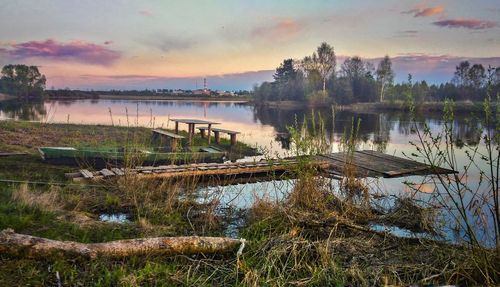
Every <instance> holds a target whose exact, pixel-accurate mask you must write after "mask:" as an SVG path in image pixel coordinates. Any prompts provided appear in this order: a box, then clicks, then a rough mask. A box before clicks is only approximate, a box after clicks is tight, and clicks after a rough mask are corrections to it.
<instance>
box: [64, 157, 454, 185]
mask: <svg viewBox="0 0 500 287" xmlns="http://www.w3.org/2000/svg"><path fill="white" fill-rule="evenodd" d="M298 164H299V160H298V159H297V158H287V159H283V160H271V161H259V162H236V163H198V164H185V165H161V166H139V167H135V168H130V169H128V168H127V169H124V168H112V169H102V170H100V171H93V172H92V171H89V170H86V169H83V170H80V171H79V172H76V173H71V174H67V176H68V177H71V178H73V180H75V181H81V180H99V179H104V178H113V177H118V176H125V175H134V176H138V177H141V178H144V179H182V178H189V177H198V178H200V179H202V180H210V179H214V178H215V179H223V180H227V179H230V178H233V179H236V178H259V181H265V180H273V179H280V178H293V172H294V169H295V168H296V167H297V165H298ZM307 164H309V165H310V167H312V168H316V169H317V170H318V171H319V172H320V174H322V175H324V176H326V177H331V178H340V177H342V176H343V175H344V171H345V170H346V168H349V171H350V172H351V174H354V176H356V177H360V178H362V177H386V178H391V177H401V176H409V175H429V174H449V173H454V171H453V170H449V169H444V168H440V167H436V166H431V165H427V164H425V163H421V162H417V161H413V160H409V159H405V158H401V157H396V156H391V155H387V154H384V153H380V152H376V151H356V152H354V153H353V154H351V155H348V154H346V153H331V154H322V155H317V156H314V157H313V158H312V159H311V160H309V161H307Z"/></svg>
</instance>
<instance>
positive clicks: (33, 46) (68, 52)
mask: <svg viewBox="0 0 500 287" xmlns="http://www.w3.org/2000/svg"><path fill="white" fill-rule="evenodd" d="M4 52H5V53H7V54H8V55H9V56H11V57H14V58H21V59H23V58H48V59H57V60H72V61H76V62H81V63H86V64H97V65H105V66H106V65H111V64H112V63H114V62H115V61H116V60H118V59H119V58H120V57H121V53H120V52H118V51H115V50H111V49H109V48H107V47H104V46H102V45H97V44H93V43H88V42H84V41H72V42H68V43H62V42H57V41H56V40H53V39H48V40H45V41H29V42H24V43H18V44H12V45H10V46H9V47H8V48H6V49H4Z"/></svg>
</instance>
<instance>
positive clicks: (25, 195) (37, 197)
mask: <svg viewBox="0 0 500 287" xmlns="http://www.w3.org/2000/svg"><path fill="white" fill-rule="evenodd" d="M59 193H60V189H59V188H57V187H54V186H52V187H50V189H49V190H48V191H45V192H34V191H31V190H30V189H29V186H28V184H25V183H24V184H21V185H19V187H18V188H17V189H14V191H13V192H12V196H11V198H12V200H13V201H15V202H18V203H21V204H23V205H25V206H28V207H33V208H40V209H44V210H50V211H58V210H61V209H62V206H63V205H62V203H61V199H60V196H59Z"/></svg>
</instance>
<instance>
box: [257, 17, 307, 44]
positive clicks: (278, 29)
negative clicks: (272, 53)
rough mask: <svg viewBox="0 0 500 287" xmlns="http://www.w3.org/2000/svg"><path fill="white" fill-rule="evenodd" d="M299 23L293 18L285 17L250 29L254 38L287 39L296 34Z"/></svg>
mask: <svg viewBox="0 0 500 287" xmlns="http://www.w3.org/2000/svg"><path fill="white" fill-rule="evenodd" d="M299 31H300V25H299V23H298V22H296V21H295V20H293V19H289V18H285V19H281V20H279V21H277V22H276V23H274V24H272V25H271V26H260V27H256V28H255V29H253V31H252V36H253V37H255V38H265V39H269V40H281V41H284V40H288V39H290V38H292V37H294V36H296V35H297V34H298V32H299Z"/></svg>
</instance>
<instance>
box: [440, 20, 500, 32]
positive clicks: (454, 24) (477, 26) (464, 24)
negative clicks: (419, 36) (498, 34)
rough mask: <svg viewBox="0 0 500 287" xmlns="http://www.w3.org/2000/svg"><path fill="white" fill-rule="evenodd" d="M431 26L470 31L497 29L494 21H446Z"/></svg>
mask: <svg viewBox="0 0 500 287" xmlns="http://www.w3.org/2000/svg"><path fill="white" fill-rule="evenodd" d="M432 24H434V25H436V26H440V27H447V28H466V29H472V30H483V29H490V28H495V27H497V25H498V23H497V22H495V21H487V20H479V19H448V20H441V21H436V22H433V23H432Z"/></svg>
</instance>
